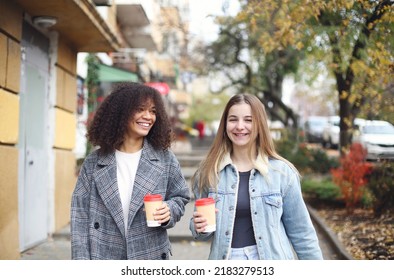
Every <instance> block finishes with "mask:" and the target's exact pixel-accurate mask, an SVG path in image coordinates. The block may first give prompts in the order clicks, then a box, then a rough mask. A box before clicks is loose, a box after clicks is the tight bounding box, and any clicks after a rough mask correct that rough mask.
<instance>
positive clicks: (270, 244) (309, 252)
mask: <svg viewBox="0 0 394 280" xmlns="http://www.w3.org/2000/svg"><path fill="white" fill-rule="evenodd" d="M192 186H193V193H194V196H195V198H196V199H197V198H203V197H213V198H214V199H215V201H216V209H217V213H216V231H215V232H209V233H207V232H204V231H205V227H206V226H207V222H206V218H205V217H204V216H202V214H201V213H198V212H194V214H193V218H192V219H191V222H190V230H191V232H192V234H193V236H194V238H195V239H197V240H202V241H205V240H209V239H211V238H212V239H213V240H212V243H211V252H210V255H209V259H216V260H220V259H278V260H287V259H322V253H321V249H320V247H319V243H318V239H317V235H316V232H315V229H314V227H313V225H312V222H311V219H310V216H309V213H308V211H307V208H306V206H305V203H304V201H303V198H302V193H301V187H300V178H299V174H298V172H297V170H296V169H295V167H294V166H293V165H292V164H291V163H290V162H288V161H287V160H286V159H284V158H282V157H281V156H279V155H278V154H277V153H276V151H275V147H274V143H273V140H272V138H271V135H270V131H269V128H268V123H267V115H266V112H265V109H264V106H263V104H262V103H261V101H260V100H259V99H258V98H257V97H255V96H253V95H248V94H238V95H235V96H233V97H232V98H231V99H230V100H229V102H228V103H227V105H226V107H225V109H224V112H223V115H222V118H221V121H220V125H219V129H218V132H217V135H216V137H215V139H214V141H213V144H212V147H211V148H210V151H209V153H208V155H207V157H206V158H205V159H204V160H203V161H202V162H201V164H200V166H199V169H198V170H197V172H196V174H195V175H194V177H193V182H192Z"/></svg>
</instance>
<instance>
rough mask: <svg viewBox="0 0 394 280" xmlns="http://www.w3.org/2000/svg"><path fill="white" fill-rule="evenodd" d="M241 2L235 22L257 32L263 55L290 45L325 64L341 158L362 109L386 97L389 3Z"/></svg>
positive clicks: (392, 12)
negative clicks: (331, 79)
mask: <svg viewBox="0 0 394 280" xmlns="http://www.w3.org/2000/svg"><path fill="white" fill-rule="evenodd" d="M242 2H243V3H244V8H243V10H242V11H241V13H240V17H242V18H244V19H245V20H246V19H247V20H249V21H250V22H251V24H252V25H253V24H254V25H255V29H256V30H259V40H258V42H259V43H260V46H261V47H262V48H263V49H264V50H265V52H266V53H271V52H277V51H278V50H284V49H286V48H288V47H289V46H294V47H295V48H296V49H298V50H306V53H308V54H309V55H312V56H313V57H314V58H315V59H316V60H318V61H323V62H325V63H326V67H327V68H328V69H329V70H330V72H331V73H332V74H333V76H334V77H335V80H336V89H337V96H338V103H339V115H340V118H341V121H340V129H341V133H340V145H341V148H342V149H341V153H342V155H343V154H344V152H345V151H346V150H347V149H348V147H349V146H350V143H351V136H352V128H353V122H354V119H355V118H356V116H357V115H358V114H359V113H360V111H361V110H362V108H363V106H365V105H366V104H370V103H371V102H375V101H379V102H380V100H381V98H379V96H381V95H382V94H384V93H387V92H388V91H389V92H392V81H391V80H390V79H391V77H392V76H393V70H394V67H393V61H394V58H393V52H392V51H393V43H394V41H393V40H394V39H393V37H394V36H393V35H392V34H393V31H394V28H393V18H394V9H393V5H394V1H392V0H383V1H376V0H351V1H350V0H335V1H310V0H297V1H290V0H283V1H270V0H259V1H256V0H250V1H242ZM262 24H264V25H266V27H265V28H264V29H262V28H260V26H261V25H262ZM390 83H391V84H390ZM390 86H391V87H390ZM371 108H373V106H372V107H371Z"/></svg>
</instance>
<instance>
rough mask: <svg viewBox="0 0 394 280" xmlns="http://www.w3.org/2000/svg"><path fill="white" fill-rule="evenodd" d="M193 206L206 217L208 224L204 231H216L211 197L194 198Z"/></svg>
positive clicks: (213, 201)
mask: <svg viewBox="0 0 394 280" xmlns="http://www.w3.org/2000/svg"><path fill="white" fill-rule="evenodd" d="M195 206H196V210H197V212H198V213H201V215H202V216H203V217H204V218H206V219H207V223H208V225H207V226H206V227H205V230H204V232H214V231H216V212H215V200H214V199H213V198H211V197H208V198H200V199H197V200H196V203H195Z"/></svg>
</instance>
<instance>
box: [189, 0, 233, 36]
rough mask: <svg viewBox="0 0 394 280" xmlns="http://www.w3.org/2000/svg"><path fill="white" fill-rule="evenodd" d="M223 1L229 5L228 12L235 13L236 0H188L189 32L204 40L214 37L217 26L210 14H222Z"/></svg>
mask: <svg viewBox="0 0 394 280" xmlns="http://www.w3.org/2000/svg"><path fill="white" fill-rule="evenodd" d="M224 2H227V3H228V5H229V6H228V7H229V8H228V13H229V14H230V15H235V14H236V12H237V11H238V8H239V3H238V0H190V2H189V4H190V32H191V33H192V34H194V35H196V36H199V37H203V38H204V40H205V41H212V40H214V39H216V37H217V33H218V28H217V26H215V24H214V23H213V18H212V17H211V15H213V16H217V15H222V14H223V11H222V5H223V3H224Z"/></svg>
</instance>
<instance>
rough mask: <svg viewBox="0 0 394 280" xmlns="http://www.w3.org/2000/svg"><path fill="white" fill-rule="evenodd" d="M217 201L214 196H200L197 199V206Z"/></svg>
mask: <svg viewBox="0 0 394 280" xmlns="http://www.w3.org/2000/svg"><path fill="white" fill-rule="evenodd" d="M212 203H215V200H214V199H213V198H212V197H207V198H200V199H197V200H196V206H204V205H209V204H212Z"/></svg>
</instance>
